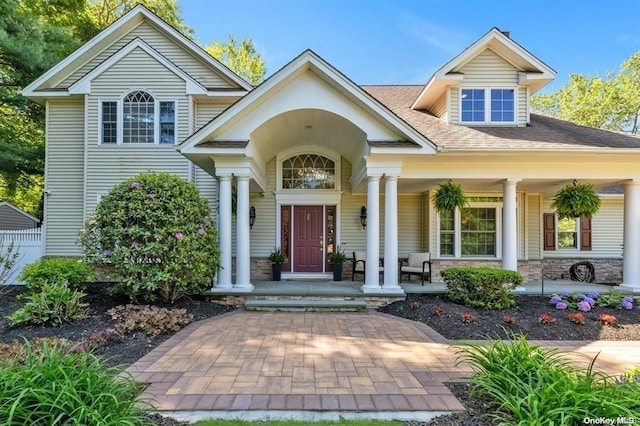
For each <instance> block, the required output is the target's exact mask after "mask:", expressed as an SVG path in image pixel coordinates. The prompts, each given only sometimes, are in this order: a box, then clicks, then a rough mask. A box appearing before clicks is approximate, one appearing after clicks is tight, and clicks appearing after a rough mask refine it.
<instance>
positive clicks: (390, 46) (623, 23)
mask: <svg viewBox="0 0 640 426" xmlns="http://www.w3.org/2000/svg"><path fill="white" fill-rule="evenodd" d="M179 4H180V6H181V8H182V16H183V17H184V19H185V21H186V23H187V24H188V25H190V26H192V27H193V28H194V29H195V31H196V37H197V39H199V40H200V41H201V42H202V43H204V44H208V43H210V42H211V41H212V40H227V39H228V36H229V34H234V35H235V36H236V38H244V37H249V38H251V39H252V40H253V42H254V44H255V46H256V47H257V49H258V51H259V52H260V53H261V55H262V56H263V58H264V59H265V62H266V66H267V75H271V74H272V73H274V72H275V71H277V70H278V69H280V68H281V67H282V66H283V65H285V64H286V63H287V62H288V61H290V60H291V59H293V58H294V57H295V56H297V55H298V54H299V53H300V52H302V51H303V50H305V49H307V48H310V49H312V50H314V51H315V52H316V53H318V54H319V55H320V56H322V57H323V58H324V59H325V60H327V61H328V62H329V63H331V64H332V65H333V66H335V67H336V68H338V69H339V70H340V71H342V72H343V73H344V74H346V75H347V76H348V77H349V78H351V79H352V80H353V81H355V82H356V83H358V84H423V83H425V82H426V81H427V80H428V79H429V77H430V76H431V74H432V73H433V72H434V71H435V70H437V69H438V68H439V67H441V66H442V65H444V64H445V63H446V62H447V61H448V60H450V59H451V58H453V57H454V56H455V55H456V54H458V53H459V52H460V51H462V50H463V49H464V48H465V47H467V46H469V45H470V44H471V43H473V42H474V41H475V40H477V39H478V38H480V37H481V36H482V35H483V34H485V33H486V32H487V31H489V29H491V28H492V27H498V28H500V29H501V30H508V31H510V32H511V38H512V39H514V40H515V41H516V42H518V43H519V44H521V45H522V46H523V47H525V48H526V49H528V50H529V51H530V52H531V53H533V54H534V55H535V56H537V57H538V58H539V59H541V60H543V61H544V62H545V63H547V64H548V65H549V66H551V67H552V68H553V69H555V70H556V71H557V73H558V74H557V77H556V81H555V82H554V83H552V84H551V85H549V86H547V87H546V88H545V89H543V91H542V92H549V91H551V90H556V89H559V88H560V87H562V85H563V84H564V83H565V82H566V81H567V79H568V77H569V74H571V73H581V74H587V75H595V74H599V75H604V73H605V72H607V71H615V70H617V69H618V68H619V66H620V64H621V63H622V62H623V61H624V60H626V59H628V58H629V57H630V56H631V55H632V54H633V53H635V52H637V51H640V0H611V1H609V2H605V1H603V0H600V1H595V0H555V1H549V0H538V1H535V2H532V1H527V2H523V1H518V0H512V1H507V0H342V1H341V0H271V1H270V0H235V1H229V0H224V1H222V0H179Z"/></svg>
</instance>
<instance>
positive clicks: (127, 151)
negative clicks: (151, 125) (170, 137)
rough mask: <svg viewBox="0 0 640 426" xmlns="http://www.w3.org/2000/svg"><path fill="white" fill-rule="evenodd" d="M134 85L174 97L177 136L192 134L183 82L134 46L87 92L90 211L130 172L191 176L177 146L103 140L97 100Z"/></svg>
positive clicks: (113, 96) (166, 97) (116, 96)
mask: <svg viewBox="0 0 640 426" xmlns="http://www.w3.org/2000/svg"><path fill="white" fill-rule="evenodd" d="M132 89H140V90H146V91H148V92H149V93H151V94H152V95H153V96H154V97H156V98H157V99H160V100H171V101H175V102H176V138H177V142H178V143H179V142H181V141H182V140H184V139H185V138H186V137H187V136H188V135H189V129H190V125H189V123H190V118H189V102H190V100H189V97H188V96H187V95H185V83H184V81H183V80H182V79H181V78H179V77H178V76H176V75H175V74H174V73H173V72H171V71H170V70H168V69H167V68H165V67H164V66H163V65H162V64H160V63H158V62H157V61H156V60H155V59H154V58H153V57H151V56H149V55H148V54H147V53H146V52H145V51H143V50H141V49H135V50H133V51H132V52H131V53H130V54H129V55H127V56H126V57H124V58H123V59H122V60H121V61H119V62H118V63H117V64H115V65H113V66H112V67H111V68H109V69H108V70H106V71H105V72H104V73H103V74H101V75H100V76H99V77H97V78H96V79H95V80H94V81H93V84H92V94H91V95H90V96H89V97H88V107H87V108H88V111H87V115H88V129H87V130H88V162H87V164H88V167H87V194H86V196H87V213H90V212H92V211H93V210H94V209H95V206H96V202H97V195H98V194H100V193H104V192H108V191H109V190H110V189H111V188H112V187H113V186H114V185H116V184H117V183H119V182H121V181H122V180H123V179H126V178H128V177H130V176H134V175H136V174H138V173H142V172H147V171H157V172H160V171H162V172H168V173H173V174H176V175H178V176H180V177H182V178H184V179H188V178H189V174H190V173H189V169H190V167H191V165H190V162H189V161H188V160H187V159H186V158H184V157H183V156H182V155H180V154H179V153H178V152H177V151H176V150H175V149H174V146H173V145H153V144H149V145H145V144H140V145H110V144H104V145H100V144H99V119H100V117H99V116H98V111H99V104H100V102H101V101H102V100H116V99H120V98H121V96H122V95H123V94H125V93H128V92H129V91H131V90H132Z"/></svg>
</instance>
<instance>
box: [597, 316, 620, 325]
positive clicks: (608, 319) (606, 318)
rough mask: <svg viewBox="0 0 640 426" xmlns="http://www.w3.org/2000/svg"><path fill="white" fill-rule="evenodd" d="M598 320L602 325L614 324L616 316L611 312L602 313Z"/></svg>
mask: <svg viewBox="0 0 640 426" xmlns="http://www.w3.org/2000/svg"><path fill="white" fill-rule="evenodd" d="M598 320H599V321H600V322H601V323H602V325H612V324H613V323H614V322H616V317H615V316H613V315H609V314H600V315H598Z"/></svg>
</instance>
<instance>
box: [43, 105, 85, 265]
mask: <svg viewBox="0 0 640 426" xmlns="http://www.w3.org/2000/svg"><path fill="white" fill-rule="evenodd" d="M47 107H48V108H47V109H48V114H47V123H46V129H47V142H46V175H45V180H46V190H47V192H48V193H49V195H46V196H45V197H46V202H45V212H44V216H45V218H46V228H45V229H46V235H45V241H46V246H45V255H46V256H79V255H81V254H82V251H81V249H80V246H78V245H77V244H76V240H77V236H78V231H79V230H80V228H81V227H82V220H83V219H82V194H83V182H84V180H83V175H82V174H83V163H84V125H83V123H84V103H82V102H49V103H48V105H47Z"/></svg>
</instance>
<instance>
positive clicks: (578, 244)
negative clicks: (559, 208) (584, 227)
mask: <svg viewBox="0 0 640 426" xmlns="http://www.w3.org/2000/svg"><path fill="white" fill-rule="evenodd" d="M575 219H576V246H575V247H560V236H559V235H558V233H559V231H560V218H559V217H558V215H557V214H556V229H555V231H556V250H560V251H564V252H566V251H576V252H578V251H580V229H581V228H580V218H579V217H576V218H575Z"/></svg>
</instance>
